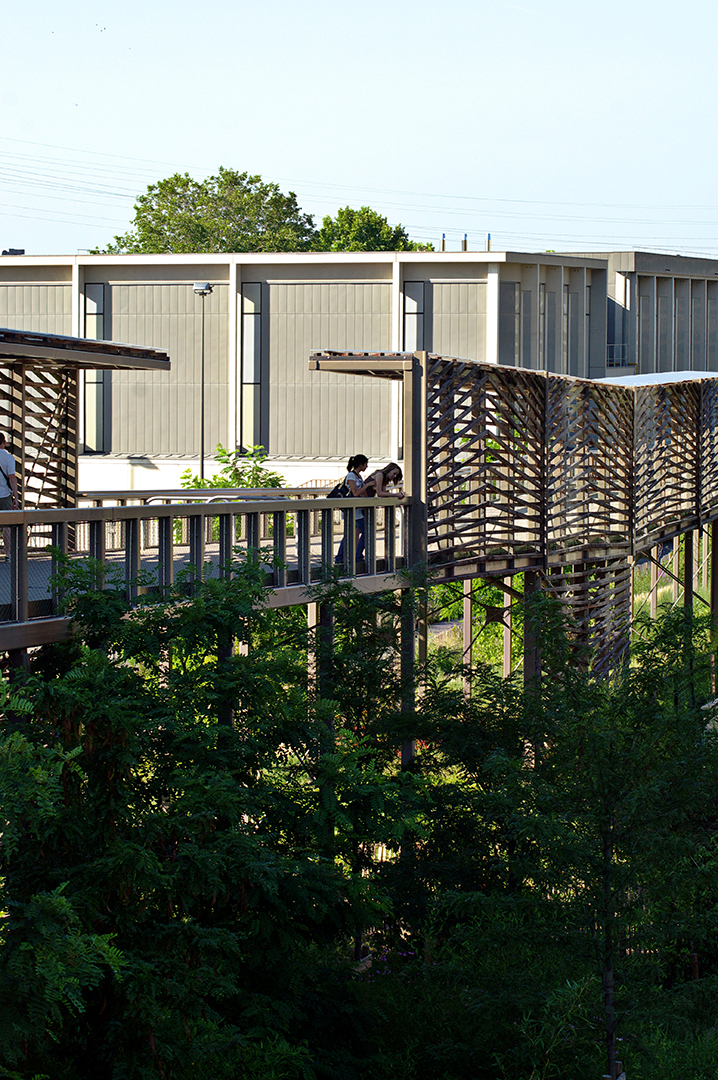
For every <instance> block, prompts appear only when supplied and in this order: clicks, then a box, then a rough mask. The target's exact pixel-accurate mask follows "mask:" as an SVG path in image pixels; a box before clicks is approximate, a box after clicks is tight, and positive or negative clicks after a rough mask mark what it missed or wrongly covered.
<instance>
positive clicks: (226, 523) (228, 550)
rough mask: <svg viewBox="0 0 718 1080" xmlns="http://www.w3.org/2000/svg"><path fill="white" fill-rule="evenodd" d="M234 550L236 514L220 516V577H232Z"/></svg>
mask: <svg viewBox="0 0 718 1080" xmlns="http://www.w3.org/2000/svg"><path fill="white" fill-rule="evenodd" d="M233 548H234V514H220V515H219V576H220V577H231V576H232V549H233Z"/></svg>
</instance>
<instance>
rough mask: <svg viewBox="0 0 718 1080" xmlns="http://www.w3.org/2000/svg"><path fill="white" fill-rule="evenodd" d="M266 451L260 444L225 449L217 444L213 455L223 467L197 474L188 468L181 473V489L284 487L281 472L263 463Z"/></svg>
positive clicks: (265, 459)
mask: <svg viewBox="0 0 718 1080" xmlns="http://www.w3.org/2000/svg"><path fill="white" fill-rule="evenodd" d="M267 456H268V455H267V453H266V451H265V449H264V447H263V446H248V447H247V451H246V453H243V452H242V451H241V450H227V449H226V448H225V447H224V446H222V444H221V443H218V444H217V451H216V457H217V460H218V461H219V463H220V465H221V466H222V467H221V469H220V470H219V472H216V473H214V475H213V476H205V477H201V476H197V474H196V473H193V472H192V470H191V469H185V471H184V472H183V473H182V487H183V488H192V489H196V488H276V487H283V486H284V477H283V476H282V474H281V473H278V472H273V471H272V470H271V469H268V468H267V467H266V465H265V462H266V461H267Z"/></svg>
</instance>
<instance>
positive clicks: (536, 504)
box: [426, 357, 544, 570]
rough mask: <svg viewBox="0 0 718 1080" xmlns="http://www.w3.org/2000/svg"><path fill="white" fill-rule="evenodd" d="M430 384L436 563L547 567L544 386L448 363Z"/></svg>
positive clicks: (434, 365)
mask: <svg viewBox="0 0 718 1080" xmlns="http://www.w3.org/2000/svg"><path fill="white" fill-rule="evenodd" d="M427 378H428V385H427V420H426V423H427V506H428V537H427V540H428V552H429V558H430V561H431V562H432V564H433V565H435V566H437V567H438V566H441V565H442V564H443V565H448V564H450V565H451V566H452V567H453V568H455V569H457V570H458V569H460V568H461V566H462V565H467V564H472V565H473V564H475V563H476V562H477V560H478V561H479V562H480V563H482V564H488V563H490V562H491V561H492V560H493V561H496V562H500V563H501V564H502V565H503V564H505V562H506V560H507V559H509V560H512V559H515V558H517V557H521V558H522V560H524V563H523V564H525V565H531V564H533V563H534V562H535V563H536V565H543V562H542V560H543V553H542V549H543V531H542V529H543V526H542V477H543V453H544V451H543V444H544V434H543V414H544V382H543V380H542V379H541V377H540V376H538V375H535V374H533V373H531V372H526V371H520V370H518V369H509V368H499V367H491V366H489V365H480V366H479V365H476V364H472V363H471V362H469V361H466V362H464V361H459V360H446V359H444V358H442V357H431V358H430V361H429V370H428V377H427Z"/></svg>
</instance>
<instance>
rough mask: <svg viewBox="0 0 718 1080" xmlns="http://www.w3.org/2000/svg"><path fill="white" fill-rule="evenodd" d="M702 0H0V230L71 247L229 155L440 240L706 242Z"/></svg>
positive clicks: (707, 118)
mask: <svg viewBox="0 0 718 1080" xmlns="http://www.w3.org/2000/svg"><path fill="white" fill-rule="evenodd" d="M717 45H718V4H716V3H715V2H709V0H685V2H684V3H682V4H676V3H674V2H671V3H668V2H667V0H620V2H618V0H602V2H601V3H594V4H586V3H581V4H567V3H565V0H561V2H558V0H521V2H520V3H509V2H508V0H444V2H443V3H437V2H436V0H410V2H409V0H363V2H362V3H361V4H356V3H347V2H345V0H305V2H304V3H297V2H296V0H292V2H291V3H290V2H288V0H267V2H265V3H264V4H260V3H257V2H256V0H252V2H251V3H250V2H247V0H210V2H205V3H199V2H194V3H190V2H188V0H172V3H169V2H167V0H142V2H140V0H123V2H122V3H117V2H116V0H114V2H113V3H107V2H106V0H91V2H90V0H68V2H67V3H65V4H59V3H57V0H52V2H50V0H25V2H24V3H23V4H14V5H9V4H8V5H5V9H4V12H3V58H2V67H1V69H0V106H1V108H2V114H1V116H2V122H1V123H0V246H1V247H3V248H7V247H24V248H25V249H26V250H27V253H28V254H75V253H76V252H77V251H82V250H84V249H87V248H90V247H94V246H95V245H101V246H102V245H104V244H105V243H106V242H107V241H109V240H110V239H111V237H112V236H113V235H114V234H115V233H118V232H123V231H125V230H126V229H127V228H128V226H129V223H130V220H131V217H132V207H133V203H134V199H135V197H136V196H137V195H138V194H140V193H141V192H142V191H143V190H144V189H145V187H146V186H147V184H148V183H150V182H152V181H154V180H157V179H159V178H161V177H163V176H168V175H170V174H171V173H173V172H176V171H182V172H184V171H188V172H190V173H191V174H192V175H194V176H196V177H198V178H201V177H204V176H207V175H209V174H211V173H213V172H215V171H216V170H217V168H218V167H219V166H220V165H224V166H227V167H232V168H237V169H239V170H245V169H246V170H248V171H249V172H251V173H259V174H260V175H261V176H262V177H263V178H264V179H265V180H275V181H277V182H278V183H279V184H280V186H281V187H282V189H283V190H292V191H295V192H296V194H297V196H298V199H299V202H300V205H301V206H302V207H303V209H304V210H306V211H307V212H309V213H312V214H313V215H314V216H315V220H318V221H319V220H321V217H322V216H323V215H324V214H326V213H331V214H333V213H336V210H337V209H338V207H340V206H344V205H351V206H360V205H364V204H368V205H370V206H373V207H374V208H375V209H377V210H379V211H380V212H381V213H383V214H386V216H387V217H388V218H389V220H390V221H391V222H392V223H396V222H401V223H402V224H404V225H405V226H406V228H407V229H408V230H409V232H410V234H411V235H412V236H413V237H414V238H416V239H421V240H431V241H433V242H434V244H435V245H436V246H437V247H438V246H439V243H440V239H441V234H442V233H446V237H447V246H448V247H449V248H451V249H453V250H457V249H458V248H459V247H460V242H461V238H462V237H463V234H464V233H467V234H468V241H469V248H470V249H476V250H483V247H484V242H485V238H486V233H487V232H490V233H491V235H492V246H493V247H494V248H497V249H498V248H509V249H514V250H539V251H542V250H545V249H547V248H551V249H556V250H594V249H595V250H600V249H606V248H614V247H615V248H631V247H638V248H647V249H657V250H661V251H671V252H679V253H691V252H695V253H706V254H710V255H716V256H718V194H717V193H716V191H715V187H716V180H715V174H716V156H717V153H718V151H717V149H716V146H717V144H716V138H715V132H716V120H717V119H718V101H717V96H718V94H717V80H716V47H717Z"/></svg>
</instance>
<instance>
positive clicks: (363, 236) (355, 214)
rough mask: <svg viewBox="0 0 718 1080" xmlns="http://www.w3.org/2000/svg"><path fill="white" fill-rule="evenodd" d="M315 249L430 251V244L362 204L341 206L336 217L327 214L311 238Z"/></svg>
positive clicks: (431, 249)
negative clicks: (354, 207)
mask: <svg viewBox="0 0 718 1080" xmlns="http://www.w3.org/2000/svg"><path fill="white" fill-rule="evenodd" d="M314 248H315V250H316V251H433V250H434V249H433V247H432V245H431V244H428V245H427V244H418V243H416V242H415V241H413V240H410V239H409V234H408V233H407V231H406V229H405V228H404V226H403V225H390V224H389V222H388V221H387V219H386V218H385V217H383V216H382V215H381V214H378V213H377V212H376V210H372V209H371V207H370V206H362V207H361V208H360V209H359V210H353V209H352V207H351V206H342V207H341V208H340V209H339V210H338V211H337V215H336V217H334V218H333V217H331V216H329V215H327V216H326V217H325V218H324V220H323V221H322V227H321V229H319V231H318V233H317V236H316V239H315V241H314Z"/></svg>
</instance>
